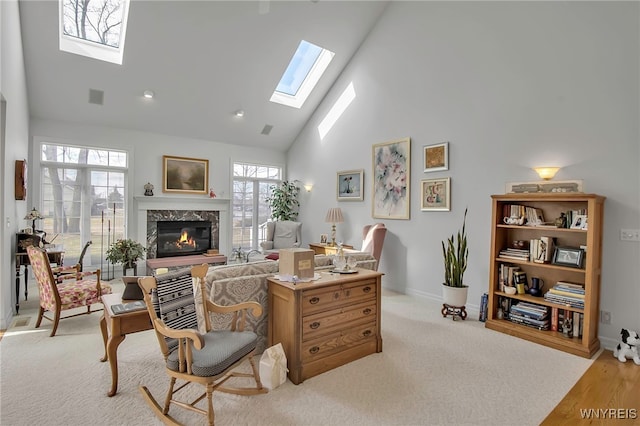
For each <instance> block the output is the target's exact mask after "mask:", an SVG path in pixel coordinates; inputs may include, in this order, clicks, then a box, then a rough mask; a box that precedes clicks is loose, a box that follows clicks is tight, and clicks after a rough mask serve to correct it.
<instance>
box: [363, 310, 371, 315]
mask: <svg viewBox="0 0 640 426" xmlns="http://www.w3.org/2000/svg"><path fill="white" fill-rule="evenodd" d="M362 313H363V314H365V315H369V314H370V313H371V309H370V308H367V309H365V310H364V311H362Z"/></svg>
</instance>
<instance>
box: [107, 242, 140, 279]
mask: <svg viewBox="0 0 640 426" xmlns="http://www.w3.org/2000/svg"><path fill="white" fill-rule="evenodd" d="M145 250H146V248H145V247H143V246H142V244H140V243H139V242H137V241H134V240H132V239H130V238H127V239H124V240H123V239H120V240H117V241H116V242H115V243H113V244H111V245H110V246H109V248H108V249H107V257H106V258H107V260H108V261H109V262H111V263H114V264H115V263H121V264H122V274H123V275H124V274H125V273H126V270H127V269H130V268H133V273H134V275H137V271H136V270H137V268H136V261H138V259H141V258H142V256H143V255H144V252H145Z"/></svg>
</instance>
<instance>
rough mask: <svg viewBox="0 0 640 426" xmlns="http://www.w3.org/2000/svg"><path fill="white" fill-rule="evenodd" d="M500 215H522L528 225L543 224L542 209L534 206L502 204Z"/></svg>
mask: <svg viewBox="0 0 640 426" xmlns="http://www.w3.org/2000/svg"><path fill="white" fill-rule="evenodd" d="M536 191H537V190H536ZM536 191H534V192H536ZM502 216H503V217H524V218H525V219H526V221H525V223H526V224H527V225H529V226H538V225H542V224H544V215H543V214H542V210H540V209H537V208H535V207H529V206H523V205H520V204H505V205H503V206H502Z"/></svg>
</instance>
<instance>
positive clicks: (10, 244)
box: [0, 0, 29, 329]
mask: <svg viewBox="0 0 640 426" xmlns="http://www.w3.org/2000/svg"><path fill="white" fill-rule="evenodd" d="M0 102H2V103H3V107H2V108H0V110H4V112H3V113H2V114H0V163H1V164H2V171H1V174H2V183H1V184H0V185H2V198H0V220H1V223H0V225H1V226H0V329H6V328H7V327H8V326H9V325H10V324H11V319H12V316H13V306H14V304H15V297H14V294H15V257H14V255H13V254H14V253H15V251H14V249H13V248H14V246H15V241H16V240H15V233H16V232H17V231H18V229H19V228H22V227H24V223H23V220H22V218H23V217H24V216H25V214H26V213H27V203H26V202H25V201H16V200H15V199H14V166H15V160H22V159H26V158H27V153H28V141H29V137H28V136H29V109H28V101H27V88H26V81H25V70H24V60H23V55H22V41H21V36H20V19H19V13H18V2H17V1H15V0H7V1H0ZM22 292H24V288H22Z"/></svg>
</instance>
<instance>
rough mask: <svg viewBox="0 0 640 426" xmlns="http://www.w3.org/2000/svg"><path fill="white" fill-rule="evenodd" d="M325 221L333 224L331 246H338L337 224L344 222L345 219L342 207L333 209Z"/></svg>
mask: <svg viewBox="0 0 640 426" xmlns="http://www.w3.org/2000/svg"><path fill="white" fill-rule="evenodd" d="M324 221H325V222H327V223H330V224H331V244H330V245H331V246H335V245H336V223H342V222H344V218H343V217H342V210H340V207H332V208H330V209H329V211H328V212H327V217H325V218H324Z"/></svg>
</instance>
